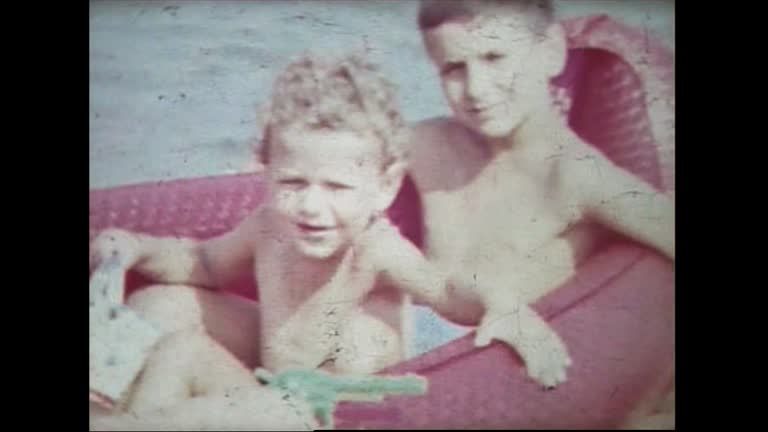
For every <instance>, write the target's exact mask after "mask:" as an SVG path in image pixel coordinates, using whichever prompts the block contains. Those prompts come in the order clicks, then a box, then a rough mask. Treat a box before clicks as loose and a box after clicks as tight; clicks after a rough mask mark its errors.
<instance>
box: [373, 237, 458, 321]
mask: <svg viewBox="0 0 768 432" xmlns="http://www.w3.org/2000/svg"><path fill="white" fill-rule="evenodd" d="M375 229H376V236H375V238H374V239H373V241H372V242H371V248H372V250H371V251H372V253H373V254H374V256H375V257H376V258H375V262H376V267H377V271H378V275H379V277H380V278H381V280H382V281H383V282H384V283H386V284H388V285H390V286H392V287H393V288H396V289H399V290H401V291H403V292H405V293H407V294H410V295H412V296H413V297H414V300H415V301H416V302H418V303H423V304H426V305H428V306H430V307H432V308H434V309H436V310H437V311H439V312H441V311H442V310H443V309H444V308H445V307H447V305H448V300H449V296H450V294H451V293H450V286H449V284H448V275H447V274H444V272H441V271H440V270H439V269H438V267H437V266H435V265H434V264H432V263H430V262H429V261H428V260H427V258H426V257H425V256H424V255H423V254H422V253H421V251H420V250H419V249H418V248H417V247H416V246H414V245H413V244H412V243H410V242H409V241H408V240H406V239H405V238H403V237H402V235H401V234H400V232H399V231H398V229H397V228H396V227H394V226H392V225H391V224H390V223H389V222H385V223H381V224H379V226H377V227H376V228H375Z"/></svg>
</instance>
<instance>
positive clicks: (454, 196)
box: [409, 0, 675, 386]
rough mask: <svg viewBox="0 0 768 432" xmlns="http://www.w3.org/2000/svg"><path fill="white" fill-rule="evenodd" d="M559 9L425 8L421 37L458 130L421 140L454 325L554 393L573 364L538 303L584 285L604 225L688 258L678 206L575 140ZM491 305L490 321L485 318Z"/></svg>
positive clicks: (422, 180)
mask: <svg viewBox="0 0 768 432" xmlns="http://www.w3.org/2000/svg"><path fill="white" fill-rule="evenodd" d="M552 12H553V11H552V4H551V2H550V1H539V0H529V1H526V0H518V1H515V0H511V1H473V0H467V1H454V0H449V1H429V0H424V1H423V2H422V4H421V9H420V14H419V26H420V29H421V31H422V36H423V40H424V43H425V46H426V49H427V52H428V53H429V56H430V58H431V59H432V61H433V63H434V64H435V66H436V67H437V69H438V70H439V73H440V80H441V83H442V88H443V91H444V94H445V97H446V99H447V101H448V103H449V105H450V107H451V110H452V111H453V118H450V119H444V118H441V119H432V120H427V121H424V122H422V123H420V124H418V125H416V126H415V127H414V131H413V134H412V141H411V142H412V145H411V147H410V149H409V152H410V156H411V157H410V173H411V174H412V176H413V178H414V181H415V183H416V185H417V188H418V190H419V192H420V195H421V199H422V202H423V205H424V218H425V221H424V227H425V243H426V245H425V252H426V254H427V257H428V259H429V260H430V261H431V262H432V263H433V264H434V265H436V266H437V267H438V268H440V269H442V270H443V271H444V272H445V274H448V275H449V280H450V285H451V288H452V289H453V290H454V291H453V295H452V296H451V302H450V304H449V305H448V307H445V308H443V309H440V308H439V307H438V308H437V309H438V312H440V313H441V314H442V315H443V316H445V317H447V318H449V319H451V320H452V321H456V322H459V323H463V324H468V325H476V324H479V328H478V332H477V336H476V343H477V344H478V345H486V344H488V343H489V342H490V341H491V340H492V339H498V340H501V341H504V342H507V343H508V344H511V345H512V346H513V347H514V348H515V349H516V350H517V351H518V352H519V353H520V355H521V357H522V358H523V359H524V361H525V363H526V366H527V369H528V373H529V375H530V376H531V377H532V378H534V379H535V380H537V381H538V382H540V383H542V384H544V385H545V386H554V385H557V384H558V383H562V382H563V381H564V380H565V379H566V368H567V367H568V365H569V364H570V363H571V360H570V358H569V356H568V353H567V350H566V348H565V346H564V345H563V342H562V341H561V339H560V338H559V337H558V335H557V334H555V332H554V331H553V330H552V329H551V327H550V326H549V325H548V324H547V323H546V322H545V321H544V320H543V319H542V318H541V317H539V316H538V315H537V314H536V313H535V312H534V311H533V310H532V309H531V308H530V307H529V304H530V303H532V302H534V301H535V300H537V299H539V298H540V297H542V296H544V295H545V294H547V293H549V292H550V291H552V290H554V289H555V288H557V287H558V286H560V285H561V284H562V283H563V282H565V281H566V280H567V279H568V278H569V277H571V276H572V275H573V273H574V270H575V267H576V266H577V264H578V263H579V262H580V260H581V259H582V258H583V257H585V256H586V255H587V254H588V253H589V251H590V250H591V249H592V248H593V246H594V245H595V242H596V240H597V239H596V233H597V232H598V231H596V230H593V229H592V227H595V226H599V227H604V228H608V229H610V230H613V231H616V232H618V233H621V234H623V235H626V236H628V237H630V238H632V239H634V240H636V241H638V242H640V243H643V244H646V245H649V246H651V247H653V248H656V249H658V250H659V251H661V252H662V253H664V254H665V255H667V256H668V257H670V258H671V259H674V257H675V244H674V205H673V203H672V202H671V200H670V199H669V198H668V197H667V196H665V195H664V194H662V193H660V192H659V191H657V190H654V188H652V187H651V186H650V185H648V184H646V183H644V182H643V181H641V180H640V179H638V178H636V177H634V176H633V175H631V174H630V173H628V172H627V171H625V170H622V169H621V168H619V167H618V166H616V165H615V164H614V163H612V162H611V161H610V160H608V159H607V158H606V157H605V156H603V155H602V154H601V153H600V152H599V151H598V150H596V149H595V148H593V147H591V146H590V145H588V144H587V143H585V142H583V141H582V140H581V139H580V138H579V137H578V136H577V135H576V134H575V133H574V132H572V131H571V130H570V129H569V127H568V125H567V124H566V122H565V119H563V118H562V117H561V116H560V115H559V114H558V112H557V111H556V108H555V107H554V106H553V104H552V101H551V97H550V93H549V82H550V79H551V78H553V77H555V76H557V75H558V74H559V73H560V72H561V70H562V68H563V66H564V62H565V58H566V40H565V36H564V34H563V30H562V28H561V27H560V26H559V25H558V24H557V23H556V21H555V20H554V18H553V13H552ZM478 302H480V303H482V305H484V307H483V308H479V309H478V308H477V307H476V304H477V303H478Z"/></svg>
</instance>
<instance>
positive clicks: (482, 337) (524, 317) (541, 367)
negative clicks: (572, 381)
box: [475, 305, 571, 389]
mask: <svg viewBox="0 0 768 432" xmlns="http://www.w3.org/2000/svg"><path fill="white" fill-rule="evenodd" d="M492 339H497V340H500V341H502V342H505V343H507V344H509V345H511V346H512V347H513V348H515V350H516V351H517V352H518V354H520V357H522V358H523V361H524V362H525V365H526V368H527V370H528V376H529V377H531V378H532V379H533V380H535V381H536V382H538V383H539V384H541V385H542V386H544V387H545V388H547V389H549V388H553V387H555V386H557V385H558V384H561V383H564V382H565V380H566V369H567V368H568V366H570V365H571V358H570V356H569V355H568V350H567V349H566V347H565V344H564V343H563V341H562V339H560V336H558V335H557V333H556V332H555V331H554V329H552V327H550V326H549V324H547V322H546V321H544V320H543V319H542V318H541V317H540V316H538V314H536V312H535V311H533V310H532V309H531V308H529V307H528V306H525V305H520V306H518V307H516V308H511V309H510V310H504V311H502V310H489V311H487V312H486V314H485V316H484V317H483V320H482V322H481V323H480V326H479V327H478V329H477V336H476V337H475V345H476V346H478V347H482V346H486V345H488V344H490V343H491V340H492Z"/></svg>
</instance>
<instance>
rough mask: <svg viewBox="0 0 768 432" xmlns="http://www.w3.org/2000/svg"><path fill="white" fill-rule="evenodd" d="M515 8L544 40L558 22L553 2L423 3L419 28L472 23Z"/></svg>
mask: <svg viewBox="0 0 768 432" xmlns="http://www.w3.org/2000/svg"><path fill="white" fill-rule="evenodd" d="M512 9H514V10H515V11H516V12H522V13H525V14H526V15H528V18H529V23H530V26H529V28H530V29H531V31H532V32H533V34H534V35H536V36H538V37H540V38H543V37H544V35H545V34H546V31H547V28H548V27H549V26H550V25H551V24H552V23H553V22H554V21H555V12H554V5H553V3H552V0H422V1H421V5H420V7H419V29H421V31H422V32H425V31H427V30H432V29H435V28H437V27H439V26H441V25H442V24H444V23H446V22H449V21H464V20H471V19H472V18H475V17H476V16H479V15H496V14H497V13H500V12H501V13H503V12H504V11H509V10H512Z"/></svg>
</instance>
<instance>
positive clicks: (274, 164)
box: [267, 129, 385, 259]
mask: <svg viewBox="0 0 768 432" xmlns="http://www.w3.org/2000/svg"><path fill="white" fill-rule="evenodd" d="M277 138H278V139H277V140H276V142H275V143H274V144H275V145H274V147H273V148H272V149H271V150H272V154H271V155H270V163H269V164H268V167H267V171H268V174H269V181H270V190H271V194H270V197H271V204H272V206H273V208H275V209H276V210H277V212H278V214H279V215H280V216H281V221H280V222H279V223H280V227H281V229H282V230H283V232H284V233H286V234H287V235H288V236H289V238H291V239H292V240H293V241H294V244H295V246H296V248H297V250H298V251H299V252H300V253H302V254H303V255H305V256H307V257H310V258H315V259H325V258H329V257H331V256H333V255H335V254H336V253H338V252H341V251H343V250H344V249H346V247H347V246H349V245H351V244H352V242H353V241H354V239H355V238H356V237H357V235H358V234H360V233H361V232H362V231H363V230H365V228H366V226H367V225H368V223H369V221H370V219H371V217H372V216H373V215H374V214H375V212H376V210H377V204H378V203H379V201H377V198H378V197H380V196H381V194H383V193H384V184H385V182H384V175H383V173H382V154H381V147H380V145H379V144H378V142H377V141H375V140H374V139H372V138H364V137H362V136H361V135H359V134H355V133H352V132H346V131H344V132H342V131H323V130H320V131H318V130H310V131H307V130H297V129H288V130H286V131H283V132H282V133H280V134H279V136H278V137H277Z"/></svg>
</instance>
